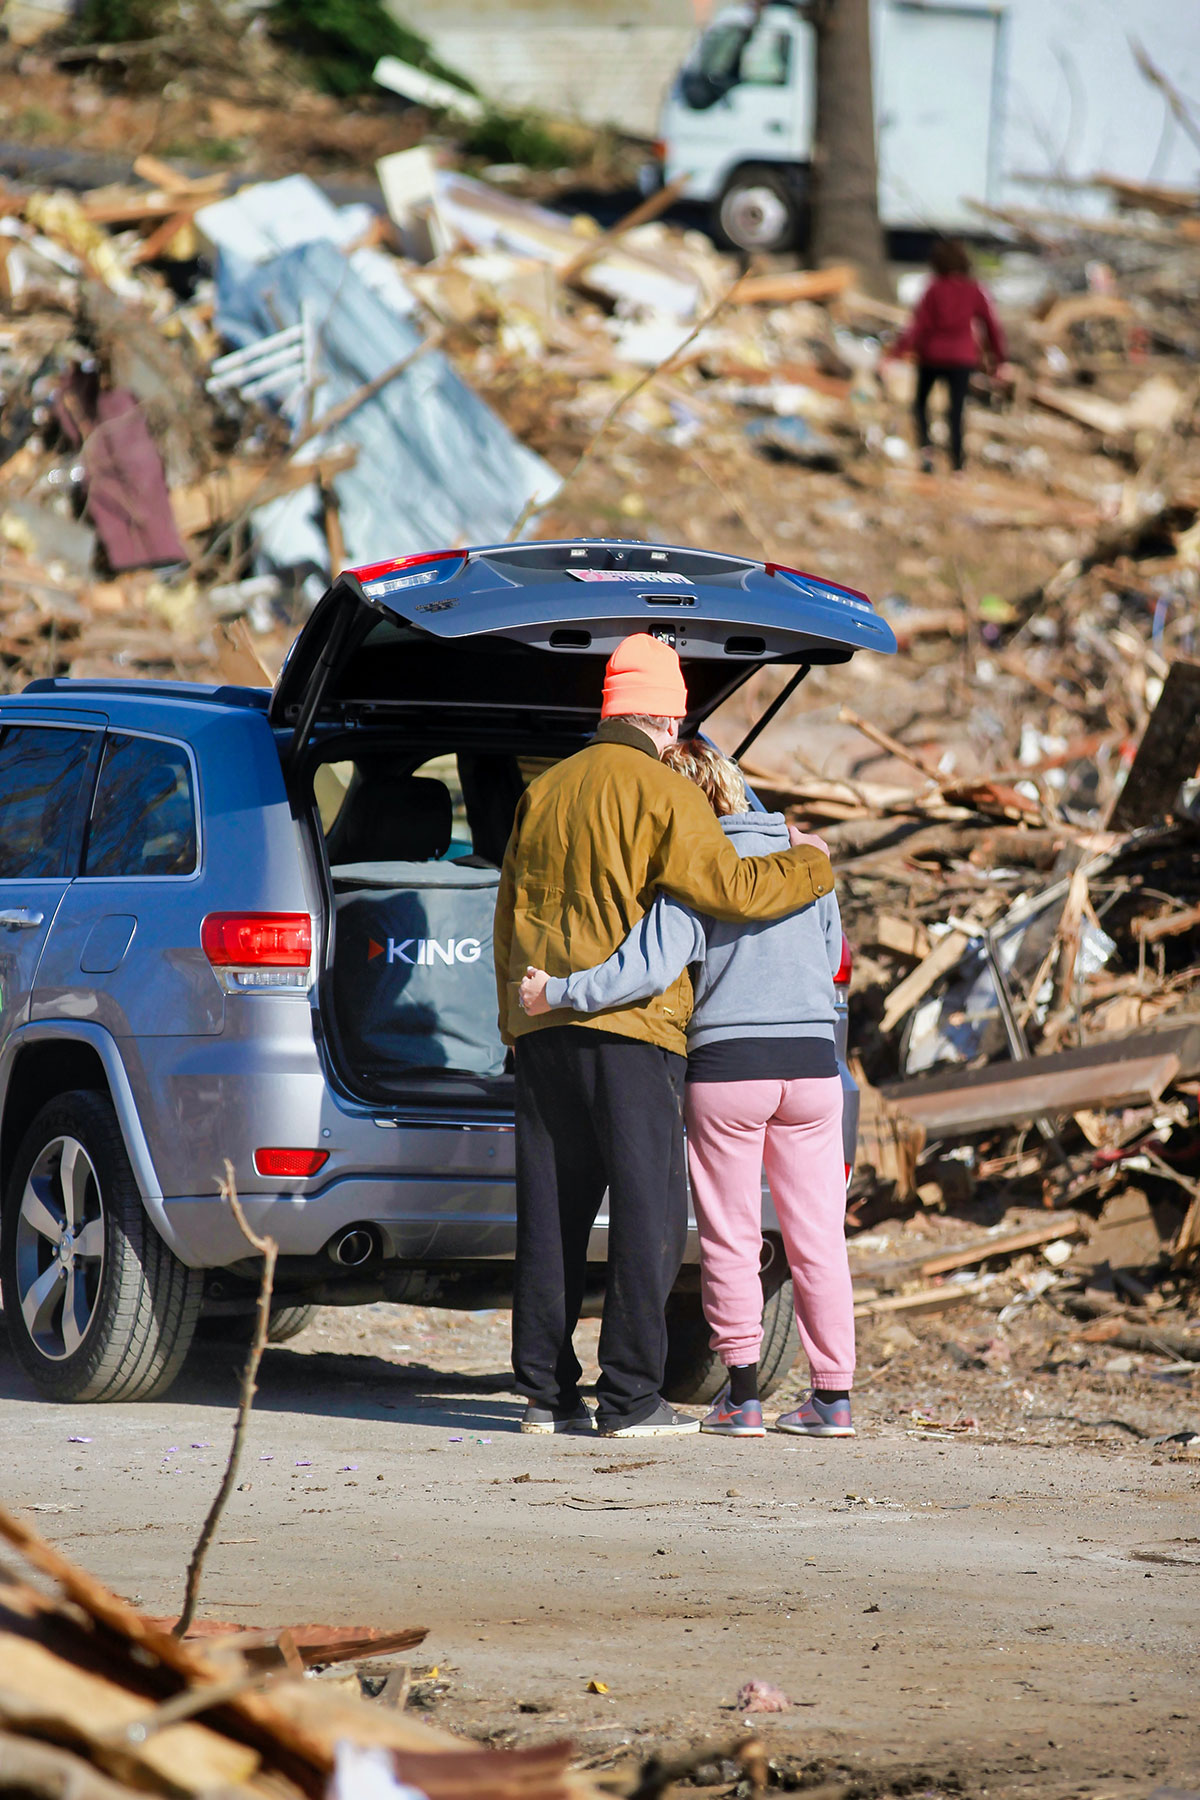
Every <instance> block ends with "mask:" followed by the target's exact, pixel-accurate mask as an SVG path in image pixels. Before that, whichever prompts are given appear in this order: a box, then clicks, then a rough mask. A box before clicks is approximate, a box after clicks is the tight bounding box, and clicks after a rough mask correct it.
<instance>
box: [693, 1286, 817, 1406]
mask: <svg viewBox="0 0 1200 1800" xmlns="http://www.w3.org/2000/svg"><path fill="white" fill-rule="evenodd" d="M708 1339H709V1325H708V1320H707V1319H706V1318H705V1317H704V1312H703V1310H702V1308H701V1305H700V1296H699V1294H672V1295H671V1298H670V1299H669V1300H668V1301H667V1372H666V1376H665V1378H664V1380H663V1394H664V1395H665V1397H666V1398H667V1399H668V1400H671V1401H674V1403H675V1404H676V1405H677V1406H707V1405H708V1403H709V1402H710V1401H712V1400H715V1399H716V1397H717V1395H718V1394H719V1393H720V1392H721V1389H722V1388H723V1387H724V1385H725V1369H724V1366H723V1364H722V1362H721V1359H720V1357H719V1356H718V1355H717V1353H716V1351H715V1350H712V1349H710V1348H709V1342H708ZM799 1349H800V1334H799V1332H798V1331H797V1330H796V1310H795V1306H794V1304H793V1301H792V1284H791V1282H790V1281H784V1282H783V1283H782V1284H781V1286H779V1287H777V1288H776V1289H775V1292H774V1293H773V1294H771V1295H769V1296H768V1297H767V1299H766V1301H765V1303H764V1305H763V1341H762V1349H761V1350H760V1351H759V1356H758V1391H759V1393H760V1394H761V1395H762V1397H763V1399H764V1400H766V1399H767V1398H768V1396H769V1395H771V1394H773V1393H774V1392H775V1389H776V1388H777V1387H778V1386H779V1384H780V1382H781V1381H782V1380H783V1378H784V1376H785V1375H786V1374H787V1372H788V1370H789V1369H790V1368H791V1366H792V1364H793V1363H794V1362H795V1360H796V1355H797V1352H798V1351H799Z"/></svg>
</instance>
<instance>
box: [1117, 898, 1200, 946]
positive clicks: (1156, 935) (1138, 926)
mask: <svg viewBox="0 0 1200 1800" xmlns="http://www.w3.org/2000/svg"><path fill="white" fill-rule="evenodd" d="M1198 925H1200V906H1185V907H1184V908H1183V910H1182V912H1173V913H1167V914H1166V915H1165V917H1163V918H1160V919H1135V920H1134V921H1133V935H1134V937H1139V938H1141V939H1142V941H1143V943H1147V944H1157V943H1158V942H1159V940H1160V939H1161V938H1166V937H1179V936H1180V934H1181V933H1182V932H1185V931H1194V930H1195V929H1196V927H1197V926H1198Z"/></svg>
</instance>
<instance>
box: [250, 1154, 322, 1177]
mask: <svg viewBox="0 0 1200 1800" xmlns="http://www.w3.org/2000/svg"><path fill="white" fill-rule="evenodd" d="M328 1161H329V1152H328V1150H279V1149H272V1150H256V1151H255V1152H254V1172H255V1174H256V1175H283V1176H292V1177H293V1178H295V1177H297V1176H299V1177H303V1176H305V1175H315V1174H316V1173H317V1170H318V1169H323V1168H324V1167H325V1164H326V1163H327V1162H328Z"/></svg>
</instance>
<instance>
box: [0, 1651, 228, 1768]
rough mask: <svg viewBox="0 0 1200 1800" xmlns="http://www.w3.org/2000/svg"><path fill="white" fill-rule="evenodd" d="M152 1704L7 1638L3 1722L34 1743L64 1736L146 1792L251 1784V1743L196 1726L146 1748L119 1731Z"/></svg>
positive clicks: (182, 1727) (179, 1728) (0, 1689)
mask: <svg viewBox="0 0 1200 1800" xmlns="http://www.w3.org/2000/svg"><path fill="white" fill-rule="evenodd" d="M145 1711H146V1702H145V1700H144V1699H142V1698H141V1697H139V1696H138V1695H137V1694H133V1693H130V1692H129V1690H128V1689H127V1688H124V1687H122V1686H121V1685H120V1683H119V1682H116V1681H112V1680H110V1679H108V1677H107V1676H104V1675H98V1674H94V1673H92V1672H91V1671H89V1670H85V1669H82V1668H79V1667H77V1666H75V1665H74V1664H73V1663H71V1662H68V1661H67V1660H66V1659H65V1658H64V1657H61V1656H56V1655H55V1654H54V1652H53V1651H51V1650H48V1649H46V1647H45V1646H44V1645H43V1644H39V1643H35V1642H32V1641H31V1640H29V1639H27V1638H19V1637H16V1636H14V1635H10V1634H9V1633H7V1632H4V1633H0V1720H3V1722H4V1723H5V1724H6V1725H8V1726H10V1727H11V1728H13V1729H15V1730H17V1731H24V1732H25V1733H27V1734H28V1735H29V1736H32V1737H50V1738H54V1737H59V1738H63V1737H65V1738H66V1739H67V1741H68V1742H70V1743H73V1744H78V1745H82V1746H84V1747H85V1748H86V1749H87V1751H88V1754H89V1755H90V1757H91V1758H92V1760H93V1761H94V1762H96V1763H97V1764H98V1765H99V1766H100V1767H101V1768H102V1769H103V1770H104V1771H105V1772H106V1773H107V1774H109V1775H113V1776H115V1777H117V1778H118V1779H127V1780H132V1781H134V1782H136V1783H137V1785H138V1786H139V1787H143V1786H149V1787H156V1786H158V1785H159V1784H161V1783H167V1784H169V1785H170V1787H171V1789H172V1791H174V1792H176V1793H178V1792H180V1791H182V1792H183V1793H185V1794H202V1793H204V1792H205V1790H206V1789H209V1788H213V1787H220V1786H225V1785H232V1784H240V1783H241V1782H244V1781H247V1780H248V1779H249V1778H250V1776H252V1775H253V1774H254V1773H255V1772H256V1771H257V1769H258V1768H259V1766H260V1758H259V1756H258V1755H257V1753H256V1752H255V1751H254V1750H252V1749H250V1748H248V1747H247V1746H246V1745H244V1744H239V1743H235V1742H234V1740H233V1739H232V1738H229V1737H226V1736H225V1735H224V1734H223V1733H220V1732H217V1731H214V1730H213V1729H212V1728H211V1727H210V1726H207V1725H197V1724H193V1723H191V1722H190V1721H189V1722H185V1723H182V1724H178V1725H169V1726H167V1727H166V1728H165V1729H164V1730H162V1731H160V1732H156V1733H155V1734H154V1735H153V1736H148V1737H147V1738H146V1739H145V1741H144V1742H141V1743H139V1742H137V1740H136V1739H134V1738H131V1737H129V1736H127V1735H125V1734H122V1737H121V1738H118V1737H116V1736H114V1735H113V1733H114V1727H119V1726H122V1725H131V1724H133V1723H134V1722H135V1721H137V1720H140V1719H141V1718H142V1716H143V1714H144V1713H145Z"/></svg>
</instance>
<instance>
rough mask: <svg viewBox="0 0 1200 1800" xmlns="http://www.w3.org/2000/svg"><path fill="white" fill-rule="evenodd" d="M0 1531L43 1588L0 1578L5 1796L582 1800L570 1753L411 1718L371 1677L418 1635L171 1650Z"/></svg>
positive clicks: (239, 1642) (186, 1643)
mask: <svg viewBox="0 0 1200 1800" xmlns="http://www.w3.org/2000/svg"><path fill="white" fill-rule="evenodd" d="M0 1536H2V1537H3V1538H4V1539H5V1541H6V1542H7V1544H8V1545H9V1546H11V1547H12V1549H14V1550H15V1551H16V1552H17V1553H18V1554H19V1556H20V1557H21V1558H22V1559H23V1561H24V1562H25V1563H26V1564H27V1565H28V1566H29V1568H30V1569H31V1570H32V1571H36V1575H37V1577H38V1579H37V1581H36V1582H35V1581H33V1580H30V1579H28V1578H27V1577H26V1576H24V1575H23V1574H20V1573H18V1571H17V1569H16V1568H15V1567H12V1566H5V1567H0V1793H16V1794H20V1795H21V1796H22V1797H23V1800H28V1797H29V1796H39V1797H41V1796H44V1797H45V1800H54V1797H56V1796H61V1795H63V1794H68V1793H69V1794H73V1795H78V1796H79V1797H80V1800H132V1796H134V1795H143V1796H144V1795H146V1794H152V1795H153V1794H159V1795H170V1796H179V1795H186V1794H201V1793H210V1792H216V1791H217V1790H219V1791H220V1792H221V1793H222V1794H223V1795H227V1796H230V1797H231V1800H232V1797H233V1796H239V1797H241V1800H254V1797H256V1796H257V1797H259V1800H261V1797H262V1796H264V1795H268V1794H270V1795H274V1796H277V1797H278V1800H325V1797H326V1796H328V1800H355V1797H356V1796H358V1795H361V1794H364V1793H366V1792H370V1793H371V1794H374V1795H378V1796H379V1797H380V1800H412V1797H413V1796H414V1795H420V1796H425V1797H426V1800H458V1797H459V1796H463V1795H466V1794H489V1795H492V1794H494V1795H497V1796H504V1797H505V1800H587V1797H588V1796H590V1795H594V1794H595V1793H596V1792H597V1791H598V1790H596V1789H595V1788H594V1787H593V1785H592V1784H591V1783H590V1782H589V1781H588V1779H587V1778H586V1777H585V1776H581V1775H579V1774H575V1773H572V1772H570V1771H569V1769H568V1763H569V1760H570V1757H571V1755H572V1745H571V1744H570V1743H567V1742H557V1743H550V1744H544V1745H541V1744H539V1745H536V1746H531V1747H527V1748H522V1749H501V1750H494V1749H489V1748H483V1747H480V1746H478V1745H474V1744H468V1743H464V1742H463V1741H462V1740H461V1739H457V1738H452V1737H449V1736H447V1735H446V1733H444V1732H441V1731H438V1730H436V1729H435V1728H434V1727H433V1726H430V1725H426V1724H424V1723H423V1722H421V1721H419V1720H417V1719H414V1718H413V1717H412V1715H411V1714H410V1713H405V1712H404V1710H403V1704H404V1697H405V1696H406V1695H407V1692H408V1680H407V1675H408V1671H407V1669H406V1667H405V1666H404V1665H402V1664H400V1663H394V1664H392V1665H391V1666H390V1667H389V1665H388V1664H387V1663H382V1664H380V1667H379V1671H378V1672H376V1671H375V1669H374V1665H373V1664H372V1663H371V1662H370V1661H369V1660H368V1659H370V1658H374V1659H379V1658H381V1657H394V1656H395V1655H396V1654H397V1653H398V1652H402V1651H404V1650H406V1649H409V1648H411V1647H413V1646H414V1645H417V1644H419V1643H420V1642H421V1639H422V1638H423V1637H424V1635H425V1634H424V1632H423V1631H420V1630H410V1631H403V1632H393V1633H383V1632H379V1631H372V1632H366V1633H364V1632H362V1631H361V1630H356V1628H341V1629H340V1630H332V1631H331V1630H327V1629H325V1630H322V1629H321V1628H318V1627H310V1626H305V1627H293V1628H291V1629H288V1630H284V1631H279V1632H274V1633H271V1632H252V1631H238V1630H235V1629H233V1628H230V1627H224V1628H217V1629H215V1630H208V1631H202V1630H200V1629H199V1628H197V1629H196V1630H195V1631H194V1632H193V1633H192V1634H190V1635H189V1636H188V1637H187V1638H185V1639H183V1640H180V1639H179V1638H177V1637H175V1636H173V1635H172V1633H171V1631H170V1629H169V1627H168V1623H167V1622H166V1621H162V1620H152V1619H148V1618H146V1617H145V1616H144V1615H143V1614H142V1613H139V1612H138V1611H137V1610H136V1609H135V1608H134V1607H132V1606H130V1605H128V1604H127V1603H126V1602H125V1601H124V1600H122V1599H120V1598H119V1597H118V1596H117V1595H116V1594H114V1593H112V1592H111V1590H109V1589H108V1588H106V1587H104V1586H103V1585H102V1584H101V1583H100V1582H99V1581H97V1580H95V1579H94V1578H93V1577H92V1576H91V1575H89V1574H87V1573H86V1571H84V1570H83V1569H81V1568H79V1567H78V1566H77V1565H76V1564H74V1563H72V1562H70V1561H68V1560H67V1558H66V1557H64V1556H63V1555H62V1554H61V1553H60V1552H59V1551H57V1550H56V1549H54V1548H53V1546H51V1545H50V1544H48V1543H47V1542H46V1541H45V1540H44V1539H42V1538H40V1537H38V1535H37V1534H36V1533H35V1532H33V1531H32V1530H30V1528H29V1527H28V1526H26V1525H24V1524H22V1523H20V1522H19V1521H18V1520H17V1519H15V1518H14V1517H12V1516H11V1515H10V1514H7V1513H3V1512H0ZM339 1666H340V1668H341V1669H342V1670H343V1671H347V1670H348V1671H349V1672H348V1673H343V1674H341V1675H339V1674H338V1668H339ZM318 1670H320V1671H321V1673H317V1672H316V1671H318ZM368 1671H371V1673H370V1674H368ZM379 1673H382V1674H383V1676H384V1677H385V1678H384V1679H383V1681H382V1682H381V1683H380V1682H379V1680H378V1674H379ZM330 1674H332V1675H333V1679H329V1675H330ZM368 1687H370V1689H371V1691H372V1692H374V1693H376V1694H377V1696H378V1697H377V1698H376V1699H375V1700H373V1701H368V1700H365V1699H364V1698H363V1694H364V1692H365V1691H366V1690H367V1688H368Z"/></svg>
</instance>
